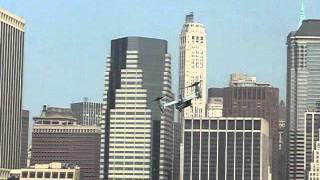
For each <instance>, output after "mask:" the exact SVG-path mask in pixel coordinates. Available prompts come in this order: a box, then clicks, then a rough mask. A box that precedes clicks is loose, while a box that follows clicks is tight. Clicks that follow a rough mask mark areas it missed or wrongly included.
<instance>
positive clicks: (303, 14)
mask: <svg viewBox="0 0 320 180" xmlns="http://www.w3.org/2000/svg"><path fill="white" fill-rule="evenodd" d="M305 19H306V14H305V10H304V0H301V9H300V17H299V26H298V28H299V27H300V26H301V24H302V22H303V20H305Z"/></svg>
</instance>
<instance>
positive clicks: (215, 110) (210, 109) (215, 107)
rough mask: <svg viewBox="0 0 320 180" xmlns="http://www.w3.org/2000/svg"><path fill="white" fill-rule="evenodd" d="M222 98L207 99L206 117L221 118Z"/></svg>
mask: <svg viewBox="0 0 320 180" xmlns="http://www.w3.org/2000/svg"><path fill="white" fill-rule="evenodd" d="M222 114H223V97H209V98H208V104H207V117H208V118H212V117H222Z"/></svg>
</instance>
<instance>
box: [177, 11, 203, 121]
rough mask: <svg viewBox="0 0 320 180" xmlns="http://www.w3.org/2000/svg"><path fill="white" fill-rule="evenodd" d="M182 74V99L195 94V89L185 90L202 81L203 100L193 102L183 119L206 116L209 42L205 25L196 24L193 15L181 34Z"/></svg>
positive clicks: (180, 75) (180, 74)
mask: <svg viewBox="0 0 320 180" xmlns="http://www.w3.org/2000/svg"><path fill="white" fill-rule="evenodd" d="M179 70H180V72H179V87H180V95H181V96H182V97H184V96H187V95H190V94H192V93H193V91H194V90H193V88H184V87H186V86H189V85H191V84H192V83H194V82H197V81H201V84H200V89H201V92H202V98H200V99H197V100H194V101H193V102H192V108H186V109H185V110H184V113H183V114H181V117H180V120H181V119H183V118H192V117H194V118H199V117H205V116H206V99H207V84H206V83H207V41H206V32H205V28H204V25H203V24H201V23H198V22H194V20H193V13H190V14H188V15H187V16H186V20H185V23H184V25H183V27H182V31H181V34H180V69H179Z"/></svg>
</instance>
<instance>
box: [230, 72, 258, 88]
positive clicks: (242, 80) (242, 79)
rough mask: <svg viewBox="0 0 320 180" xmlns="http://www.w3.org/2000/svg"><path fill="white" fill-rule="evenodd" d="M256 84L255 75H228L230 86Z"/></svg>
mask: <svg viewBox="0 0 320 180" xmlns="http://www.w3.org/2000/svg"><path fill="white" fill-rule="evenodd" d="M256 84H257V78H256V77H255V76H248V75H247V74H244V73H233V74H231V75H230V81H229V86H230V87H235V86H236V87H246V86H255V85H256Z"/></svg>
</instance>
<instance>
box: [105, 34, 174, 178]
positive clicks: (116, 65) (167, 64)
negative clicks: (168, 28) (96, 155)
mask: <svg viewBox="0 0 320 180" xmlns="http://www.w3.org/2000/svg"><path fill="white" fill-rule="evenodd" d="M105 79H106V81H105V95H104V101H105V102H104V103H105V104H106V115H105V119H103V120H102V121H101V123H100V124H101V127H102V136H101V150H100V152H101V158H100V179H117V178H121V179H132V178H134V179H153V180H157V179H171V178H172V169H173V167H172V158H173V155H172V154H173V152H172V151H173V147H172V146H173V109H172V108H168V109H166V110H165V111H164V113H161V111H160V108H159V107H158V105H157V103H155V102H152V100H153V99H155V98H156V97H160V96H165V97H166V98H165V99H166V100H172V99H173V94H172V93H171V57H170V55H169V54H168V52H167V41H165V40H160V39H153V38H144V37H125V38H120V39H115V40H112V41H111V56H110V57H109V58H108V59H107V70H106V78H105Z"/></svg>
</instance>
